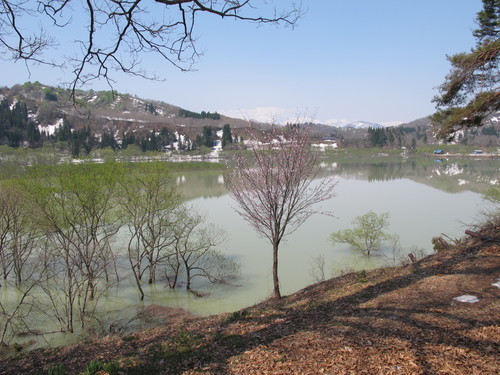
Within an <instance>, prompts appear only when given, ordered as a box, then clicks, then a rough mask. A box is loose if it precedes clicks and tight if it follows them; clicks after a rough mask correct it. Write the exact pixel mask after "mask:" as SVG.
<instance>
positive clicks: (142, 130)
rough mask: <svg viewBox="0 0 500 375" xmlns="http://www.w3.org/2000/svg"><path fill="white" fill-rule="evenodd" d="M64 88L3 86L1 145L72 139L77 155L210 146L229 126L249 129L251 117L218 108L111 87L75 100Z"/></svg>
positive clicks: (69, 141) (36, 144) (35, 144)
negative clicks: (223, 112)
mask: <svg viewBox="0 0 500 375" xmlns="http://www.w3.org/2000/svg"><path fill="white" fill-rule="evenodd" d="M69 94H70V93H69V92H68V91H67V90H66V89H63V88H58V87H50V86H45V85H43V84H41V83H39V82H35V83H31V82H27V83H25V84H23V85H15V86H13V87H11V88H7V87H3V88H0V144H3V145H9V146H12V147H19V146H25V147H40V146H42V145H44V144H45V143H46V142H50V143H54V142H61V143H62V144H68V147H69V148H70V149H71V150H72V153H73V154H75V153H76V154H79V153H80V152H86V153H88V152H89V151H90V150H91V149H92V148H95V147H100V148H102V147H112V148H113V149H115V148H118V147H120V148H126V147H127V146H128V145H131V144H135V145H136V146H138V147H140V148H141V149H142V150H143V151H160V150H162V149H165V148H168V147H171V148H174V147H175V148H177V149H193V148H196V147H200V146H202V145H205V144H208V145H210V142H211V141H212V140H211V139H208V140H207V139H205V138H204V136H205V137H215V133H216V132H217V131H219V130H222V129H223V128H224V126H225V125H226V128H227V126H229V127H230V128H231V129H241V130H242V129H245V128H247V127H248V126H249V123H248V121H244V120H240V119H234V118H229V117H226V116H223V115H221V114H219V113H217V112H216V111H210V110H207V111H202V112H200V113H198V112H193V111H190V110H187V109H183V108H180V107H177V106H174V105H170V104H167V103H163V102H159V101H154V100H145V99H140V98H137V97H135V96H132V95H129V94H120V93H116V92H112V91H99V92H96V91H92V90H90V91H77V92H76V95H75V100H74V101H72V99H71V97H70V95H69Z"/></svg>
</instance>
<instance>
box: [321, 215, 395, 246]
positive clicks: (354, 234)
mask: <svg viewBox="0 0 500 375" xmlns="http://www.w3.org/2000/svg"><path fill="white" fill-rule="evenodd" d="M352 223H353V224H355V225H356V226H355V227H354V228H352V229H344V230H339V231H337V232H334V233H332V235H331V238H332V240H333V241H334V242H339V243H346V244H349V245H351V246H352V247H353V248H354V249H356V250H360V251H362V252H364V253H366V254H367V255H370V253H372V252H373V251H376V250H378V249H379V248H380V246H381V245H382V241H383V240H386V239H388V238H390V236H389V234H387V233H386V232H385V229H386V228H387V226H388V225H389V213H387V212H385V213H383V214H380V215H377V214H376V213H375V212H373V211H370V212H368V213H366V214H364V215H361V216H358V217H357V218H355V219H354V220H353V222H352Z"/></svg>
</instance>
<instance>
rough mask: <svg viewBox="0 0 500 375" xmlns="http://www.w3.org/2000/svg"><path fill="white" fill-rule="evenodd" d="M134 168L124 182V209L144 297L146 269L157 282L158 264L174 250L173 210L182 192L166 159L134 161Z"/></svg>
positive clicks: (150, 280) (132, 257)
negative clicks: (165, 161) (178, 190)
mask: <svg viewBox="0 0 500 375" xmlns="http://www.w3.org/2000/svg"><path fill="white" fill-rule="evenodd" d="M130 168H132V170H130V173H129V178H128V179H127V180H126V181H123V183H122V194H121V209H122V212H123V215H122V216H123V220H124V221H125V225H126V227H127V228H128V230H129V232H130V238H129V242H128V246H127V252H128V260H129V262H130V265H131V268H132V272H133V275H134V279H135V282H136V285H137V288H138V289H139V293H140V295H141V301H142V300H143V299H144V291H143V289H142V278H143V276H144V273H145V272H146V271H149V272H148V283H149V284H152V283H154V282H155V280H156V271H157V267H158V264H159V263H160V262H162V261H164V260H165V258H167V257H168V256H169V253H170V251H171V245H172V244H173V242H174V239H173V236H172V225H173V222H174V221H175V220H176V218H175V215H174V213H173V212H174V210H175V208H176V207H178V206H179V204H180V196H179V194H178V193H177V192H176V191H175V189H174V185H173V184H172V180H171V175H170V173H169V169H168V166H167V165H166V164H165V163H162V162H150V163H141V164H133V165H131V166H130Z"/></svg>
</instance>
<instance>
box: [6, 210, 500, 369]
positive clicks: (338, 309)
mask: <svg viewBox="0 0 500 375" xmlns="http://www.w3.org/2000/svg"><path fill="white" fill-rule="evenodd" d="M473 229H474V231H473V232H471V235H468V236H465V237H464V238H462V239H461V240H460V241H458V242H457V243H456V244H454V246H452V247H450V248H449V249H447V250H445V251H442V252H440V253H437V254H434V255H430V256H427V257H425V258H424V259H422V260H420V261H418V262H416V263H414V264H411V265H407V266H403V267H396V268H383V269H378V270H374V271H368V272H354V273H349V274H346V275H343V276H341V277H337V278H333V279H330V280H326V281H324V282H321V283H317V284H314V285H311V286H309V287H307V288H305V289H302V290H300V291H298V292H297V293H294V294H293V295H290V296H287V297H285V298H283V299H281V300H268V301H264V302H262V303H259V304H256V305H254V306H250V307H247V308H244V309H241V310H239V311H237V312H234V313H231V314H228V313H226V314H219V315H216V316H211V317H206V318H200V317H195V316H189V315H186V314H185V313H182V312H180V311H172V310H169V309H163V310H162V309H160V308H156V309H155V310H154V311H152V313H154V316H152V319H153V318H155V319H156V320H157V324H158V326H157V327H155V328H151V329H148V330H144V331H141V332H136V333H132V334H128V335H109V336H106V337H103V338H97V337H90V338H88V339H86V340H85V341H83V342H81V343H79V344H76V345H72V346H68V347H61V348H56V349H43V350H36V351H32V352H29V353H20V354H17V355H13V356H11V357H10V358H7V359H5V358H4V359H3V360H2V361H1V362H0V374H2V375H4V374H5V375H7V374H26V375H31V374H47V373H48V371H50V370H53V371H55V369H59V370H61V371H62V369H64V372H57V373H58V374H61V373H63V374H81V373H84V372H85V371H86V369H89V368H94V369H95V368H99V366H100V368H103V367H104V366H107V367H106V368H108V369H109V368H111V369H113V371H115V372H109V373H113V374H120V373H126V374H136V375H137V374H144V375H146V374H147V375H154V374H195V373H196V374H214V375H215V374H254V373H260V374H264V373H266V374H278V373H287V374H306V373H311V374H312V373H314V374H319V373H330V374H340V373H342V374H345V373H355V374H361V373H367V374H437V373H443V372H446V373H450V374H471V373H478V374H483V375H493V374H497V373H498V368H499V365H500V363H499V358H500V352H499V341H500V332H499V330H498V327H499V324H500V321H499V320H498V311H499V307H500V306H499V297H500V289H499V283H500V280H499V277H500V246H499V241H500V237H499V234H500V221H499V220H498V218H497V219H495V220H494V221H490V222H489V223H487V224H486V225H483V227H482V228H473ZM463 295H471V296H474V297H476V299H477V302H475V303H467V302H460V300H459V299H457V297H460V296H463ZM53 373H56V372H53ZM101 373H105V372H101Z"/></svg>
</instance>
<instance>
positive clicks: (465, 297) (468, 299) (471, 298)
mask: <svg viewBox="0 0 500 375" xmlns="http://www.w3.org/2000/svg"><path fill="white" fill-rule="evenodd" d="M453 299H454V300H455V301H458V302H467V303H474V302H479V298H477V297H476V296H471V295H470V294H464V295H463V296H459V297H455V298H453Z"/></svg>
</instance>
